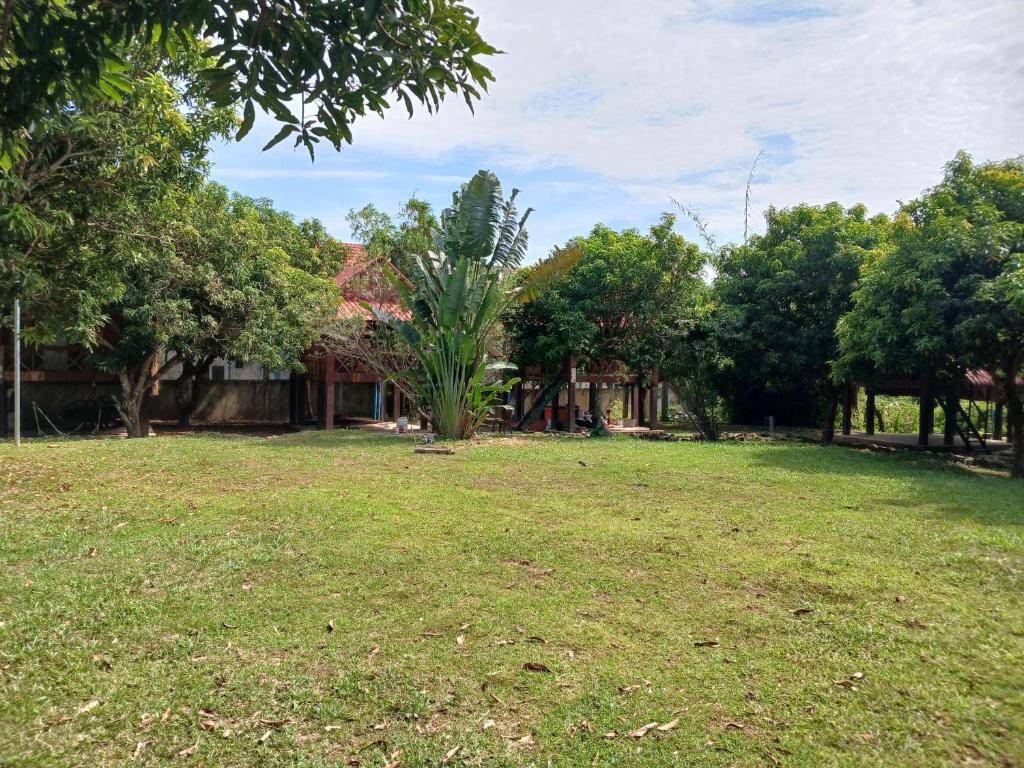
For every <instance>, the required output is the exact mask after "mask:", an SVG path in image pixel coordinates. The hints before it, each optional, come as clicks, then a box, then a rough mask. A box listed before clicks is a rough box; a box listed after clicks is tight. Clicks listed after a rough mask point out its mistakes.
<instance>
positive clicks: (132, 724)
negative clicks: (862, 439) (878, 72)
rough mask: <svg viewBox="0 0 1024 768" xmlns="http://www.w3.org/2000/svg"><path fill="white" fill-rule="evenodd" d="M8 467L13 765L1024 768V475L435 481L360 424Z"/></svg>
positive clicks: (6, 613)
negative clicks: (1022, 767) (1022, 479)
mask: <svg viewBox="0 0 1024 768" xmlns="http://www.w3.org/2000/svg"><path fill="white" fill-rule="evenodd" d="M0 461H2V464H0V504H2V508H0V534H2V551H0V621H2V625H0V764H2V765H5V766H6V765H10V766H20V765H40V766H42V765H45V766H62V765H69V766H70V765H90V766H99V765H124V764H134V765H164V764H169V765H198V764H203V765H206V766H231V765H237V766H242V765H271V766H277V765H282V766H283V765H287V766H327V765H346V764H350V765H363V766H384V765H386V764H391V765H395V766H402V767H403V768H410V767H413V766H428V765H429V766H436V765H441V764H442V763H443V761H444V760H445V755H451V756H450V757H449V758H448V759H447V763H445V764H447V765H456V766H458V765H486V766H527V765H536V766H547V765H555V766H576V765H581V766H587V765H602V766H613V765H618V766H627V765H629V766H635V765H651V766H677V765H693V766H748V765H749V766H760V765H785V766H823V765H843V766H848V765H865V766H866V765H887V766H889V765H899V766H934V765H1019V764H1020V756H1021V755H1024V733H1022V722H1024V669H1022V663H1021V662H1022V658H1024V611H1022V602H1024V601H1022V590H1021V569H1022V566H1024V542H1022V530H1024V529H1022V525H1024V484H1021V483H1019V482H1018V483H1015V482H1013V481H1011V480H1008V479H1004V478H995V477H980V476H973V475H970V474H967V473H966V472H965V471H963V470H958V469H955V468H950V467H944V466H942V465H940V464H938V463H936V462H932V461H928V460H926V459H920V458H910V457H893V456H877V455H872V454H864V453H859V452H855V451H851V450H848V449H843V448H829V449H824V448H819V447H816V446H807V445H794V444H780V445H772V444H739V443H730V444H720V445H702V444H692V443H651V442H643V441H637V440H632V439H628V438H616V439H610V440H570V439H558V438H504V439H501V438H496V439H493V440H487V441H481V442H479V443H476V444H473V445H467V446H461V447H459V448H457V452H456V454H455V455H454V456H420V455H413V454H412V452H411V447H410V444H409V443H408V442H406V441H404V440H402V439H398V438H390V437H382V436H370V435H367V434H363V433H356V432H347V431H339V432H335V433H302V434H295V435H285V436H279V437H275V438H272V439H265V438H259V437H228V436H218V435H209V434H207V435H202V436H194V437H177V438H158V439H151V440H145V441H132V442H128V441H118V440H107V441H74V442H60V443H52V442H50V443H47V442H33V443H30V444H28V445H27V446H23V448H22V449H21V450H19V451H15V450H14V449H13V448H12V447H11V446H10V445H4V446H2V447H0ZM805 609H806V610H805ZM331 628H333V629H331ZM706 641H717V645H704V646H698V645H697V644H698V643H704V642H706ZM526 664H534V665H543V667H542V670H543V668H546V669H547V670H550V671H532V670H528V669H525V668H524V665H526ZM672 721H678V722H677V723H676V724H675V725H674V727H671V728H669V729H667V730H665V731H658V730H656V729H651V730H650V731H649V732H648V733H647V734H646V735H644V736H643V737H641V738H634V737H631V736H629V735H628V734H629V733H630V732H631V731H634V730H635V729H637V728H639V727H640V726H643V725H645V724H648V723H651V722H657V723H659V724H665V723H669V724H671V723H672ZM456 748H458V749H457V751H454V752H453V750H455V749H456Z"/></svg>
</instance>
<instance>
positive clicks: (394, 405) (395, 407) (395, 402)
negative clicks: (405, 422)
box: [391, 384, 402, 424]
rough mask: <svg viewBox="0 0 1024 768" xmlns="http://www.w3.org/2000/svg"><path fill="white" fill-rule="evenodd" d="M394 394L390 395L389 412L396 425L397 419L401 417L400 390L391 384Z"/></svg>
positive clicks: (396, 385)
mask: <svg viewBox="0 0 1024 768" xmlns="http://www.w3.org/2000/svg"><path fill="white" fill-rule="evenodd" d="M391 386H392V387H394V390H395V391H394V392H393V393H392V402H391V411H392V414H393V415H394V421H395V424H397V423H398V417H399V416H401V415H402V390H401V389H399V388H398V384H392V385H391Z"/></svg>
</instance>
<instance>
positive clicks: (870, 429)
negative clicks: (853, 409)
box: [864, 389, 875, 435]
mask: <svg viewBox="0 0 1024 768" xmlns="http://www.w3.org/2000/svg"><path fill="white" fill-rule="evenodd" d="M865 397H866V399H867V403H866V404H865V406H864V432H865V433H866V434H869V435H873V434H875V391H874V390H873V389H867V390H866V392H865Z"/></svg>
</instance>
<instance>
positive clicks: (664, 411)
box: [661, 381, 668, 421]
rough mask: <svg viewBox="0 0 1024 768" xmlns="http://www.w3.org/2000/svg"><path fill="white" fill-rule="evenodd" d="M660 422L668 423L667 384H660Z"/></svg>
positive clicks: (665, 382) (664, 382)
mask: <svg viewBox="0 0 1024 768" xmlns="http://www.w3.org/2000/svg"><path fill="white" fill-rule="evenodd" d="M661 420H662V421H668V382H667V381H663V382H661Z"/></svg>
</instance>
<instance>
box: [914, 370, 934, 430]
mask: <svg viewBox="0 0 1024 768" xmlns="http://www.w3.org/2000/svg"><path fill="white" fill-rule="evenodd" d="M933 408H934V400H932V392H931V382H930V381H929V380H928V377H927V376H922V377H921V392H920V396H919V397H918V414H917V420H918V429H917V444H918V445H919V446H921V447H922V448H927V447H928V436H929V435H931V433H932V418H933V414H932V409H933Z"/></svg>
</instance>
